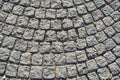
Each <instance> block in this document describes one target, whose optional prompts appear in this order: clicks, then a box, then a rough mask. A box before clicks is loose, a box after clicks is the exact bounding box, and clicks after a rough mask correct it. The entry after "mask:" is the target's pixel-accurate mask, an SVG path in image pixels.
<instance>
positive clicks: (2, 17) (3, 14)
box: [0, 11, 8, 21]
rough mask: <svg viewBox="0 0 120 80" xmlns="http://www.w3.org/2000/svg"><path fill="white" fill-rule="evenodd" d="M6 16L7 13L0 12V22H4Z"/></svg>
mask: <svg viewBox="0 0 120 80" xmlns="http://www.w3.org/2000/svg"><path fill="white" fill-rule="evenodd" d="M7 15H8V14H7V13H5V12H3V11H0V21H5V19H6V17H7Z"/></svg>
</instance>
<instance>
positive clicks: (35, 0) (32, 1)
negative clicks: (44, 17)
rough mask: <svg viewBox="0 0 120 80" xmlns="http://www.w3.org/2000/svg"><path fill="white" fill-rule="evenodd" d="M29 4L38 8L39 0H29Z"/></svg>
mask: <svg viewBox="0 0 120 80" xmlns="http://www.w3.org/2000/svg"><path fill="white" fill-rule="evenodd" d="M30 6H32V7H35V8H38V7H40V1H39V0H31V3H30Z"/></svg>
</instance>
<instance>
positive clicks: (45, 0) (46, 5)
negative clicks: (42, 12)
mask: <svg viewBox="0 0 120 80" xmlns="http://www.w3.org/2000/svg"><path fill="white" fill-rule="evenodd" d="M50 3H51V0H41V7H44V8H50Z"/></svg>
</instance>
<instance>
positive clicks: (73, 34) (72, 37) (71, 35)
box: [68, 29, 78, 41]
mask: <svg viewBox="0 0 120 80" xmlns="http://www.w3.org/2000/svg"><path fill="white" fill-rule="evenodd" d="M77 37H78V35H77V32H76V30H75V29H70V30H68V39H69V40H71V41H75V40H77Z"/></svg>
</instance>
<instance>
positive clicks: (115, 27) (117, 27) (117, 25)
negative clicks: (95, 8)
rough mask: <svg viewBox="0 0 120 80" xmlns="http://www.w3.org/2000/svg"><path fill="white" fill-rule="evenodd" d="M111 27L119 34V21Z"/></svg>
mask: <svg viewBox="0 0 120 80" xmlns="http://www.w3.org/2000/svg"><path fill="white" fill-rule="evenodd" d="M112 27H113V28H114V29H115V31H116V32H120V21H118V22H116V23H114V24H113V25H112Z"/></svg>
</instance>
